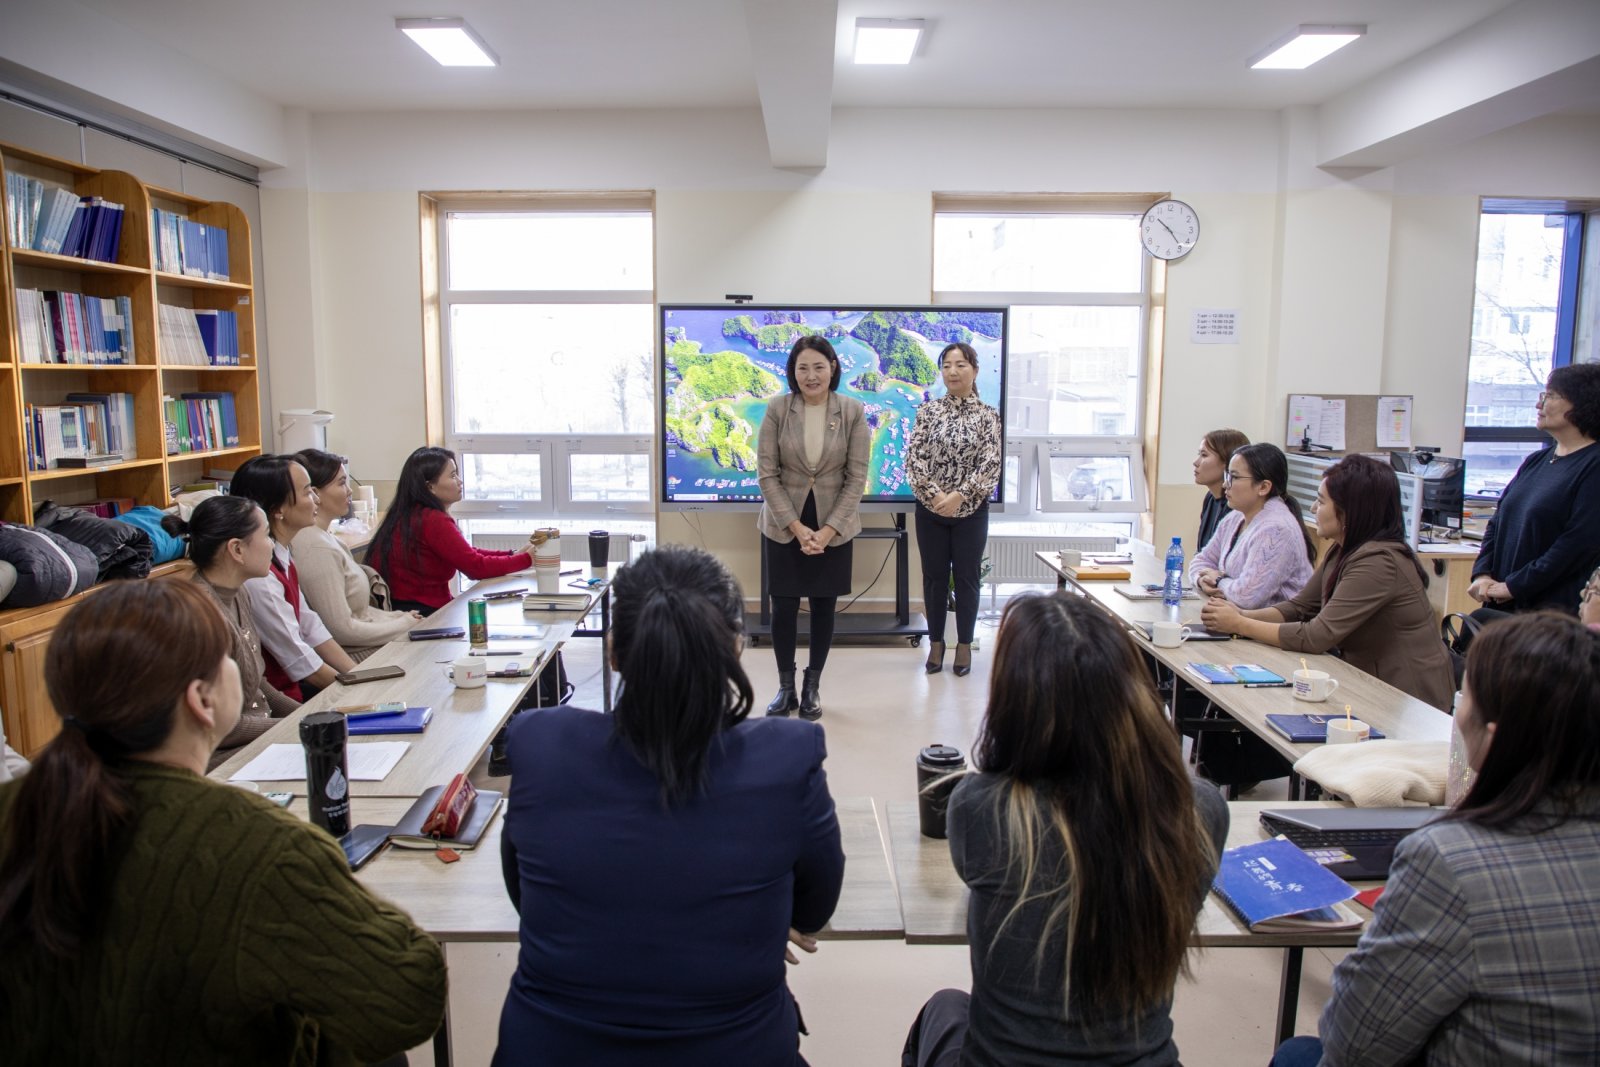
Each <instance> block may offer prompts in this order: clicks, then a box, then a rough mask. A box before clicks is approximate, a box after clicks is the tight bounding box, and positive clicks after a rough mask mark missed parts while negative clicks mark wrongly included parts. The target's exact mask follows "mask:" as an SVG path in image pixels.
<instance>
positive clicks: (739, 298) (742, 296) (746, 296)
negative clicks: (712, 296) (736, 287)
mask: <svg viewBox="0 0 1600 1067" xmlns="http://www.w3.org/2000/svg"><path fill="white" fill-rule="evenodd" d="M722 299H724V300H731V301H733V302H734V303H735V304H748V303H750V301H752V300H754V299H755V297H754V296H753V295H752V294H750V293H723V294H722Z"/></svg>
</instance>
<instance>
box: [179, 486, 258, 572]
mask: <svg viewBox="0 0 1600 1067" xmlns="http://www.w3.org/2000/svg"><path fill="white" fill-rule="evenodd" d="M261 514H262V511H261V505H260V504H257V503H256V502H255V501H254V500H251V499H250V498H249V497H244V496H214V497H210V498H208V499H206V500H202V501H200V503H198V504H196V505H195V508H194V511H193V512H191V513H190V515H189V521H188V522H184V521H183V520H182V519H180V518H178V516H176V515H165V516H163V517H162V519H161V528H162V529H163V530H165V531H167V533H169V534H171V535H172V536H174V537H181V538H183V539H184V540H186V541H188V542H189V558H190V559H191V560H192V561H194V565H195V566H196V567H198V568H200V569H201V570H206V569H208V568H209V567H210V566H211V564H212V563H214V562H215V561H216V558H217V554H218V553H219V552H221V551H222V550H223V549H224V548H225V547H227V544H228V542H229V541H235V540H238V541H244V540H248V539H249V538H250V535H251V534H254V533H255V532H256V520H257V519H258V518H260V517H261ZM270 527H271V524H270V523H269V524H268V528H269V529H270Z"/></svg>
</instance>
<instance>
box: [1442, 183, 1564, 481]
mask: <svg viewBox="0 0 1600 1067" xmlns="http://www.w3.org/2000/svg"><path fill="white" fill-rule="evenodd" d="M1588 221H1589V220H1588V218H1587V217H1586V214H1585V211H1584V210H1582V209H1581V208H1579V207H1577V206H1575V205H1569V204H1566V203H1538V202H1535V203H1529V202H1526V201H1494V200H1486V201H1485V202H1484V205H1483V213H1482V215H1481V217H1480V222H1479V228H1478V269H1477V277H1476V281H1475V283H1474V288H1473V313H1472V351H1471V354H1470V357H1469V362H1468V372H1467V405H1466V419H1465V423H1466V434H1465V436H1466V443H1465V445H1464V446H1463V448H1462V454H1463V456H1464V458H1465V459H1466V461H1467V473H1466V490H1467V493H1468V494H1469V495H1471V496H1496V495H1498V494H1499V493H1500V491H1501V490H1503V489H1504V488H1505V487H1506V483H1507V482H1509V481H1510V480H1511V477H1512V475H1514V474H1516V472H1517V467H1518V466H1519V465H1520V464H1521V463H1522V461H1523V459H1524V458H1526V457H1527V455H1528V454H1529V453H1530V452H1534V451H1537V450H1538V449H1540V448H1543V447H1544V446H1545V444H1546V443H1547V442H1548V441H1549V438H1548V437H1546V436H1545V435H1544V434H1542V433H1540V432H1539V431H1538V430H1536V429H1534V404H1535V403H1536V402H1537V401H1538V398H1539V391H1540V390H1541V389H1543V388H1544V383H1545V379H1546V378H1548V377H1549V375H1550V372H1551V371H1552V370H1553V369H1555V368H1556V367H1561V366H1566V365H1567V364H1569V363H1571V362H1572V360H1573V358H1574V351H1575V345H1576V344H1581V343H1582V342H1581V341H1580V339H1579V337H1578V327H1577V324H1578V322H1579V321H1580V319H1581V317H1582V316H1580V315H1579V313H1578V305H1579V298H1580V292H1579V267H1580V265H1581V261H1582V259H1583V251H1582V250H1583V245H1584V236H1585V229H1586V225H1587V223H1588Z"/></svg>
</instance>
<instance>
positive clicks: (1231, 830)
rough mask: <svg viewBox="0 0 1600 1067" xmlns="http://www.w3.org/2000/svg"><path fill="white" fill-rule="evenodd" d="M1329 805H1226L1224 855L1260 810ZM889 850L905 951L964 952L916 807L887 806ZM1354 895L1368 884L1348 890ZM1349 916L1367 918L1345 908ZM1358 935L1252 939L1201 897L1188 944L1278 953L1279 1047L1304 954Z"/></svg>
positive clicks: (956, 889) (1224, 910) (942, 855)
mask: <svg viewBox="0 0 1600 1067" xmlns="http://www.w3.org/2000/svg"><path fill="white" fill-rule="evenodd" d="M1343 806H1344V805H1342V804H1339V803H1336V802H1332V801H1275V802H1274V801H1237V800H1236V801H1231V802H1230V803H1229V804H1228V820H1229V821H1228V838H1227V843H1226V845H1225V847H1226V848H1237V847H1238V846H1240V845H1245V844H1249V843H1251V842H1253V841H1261V840H1265V839H1266V838H1267V837H1268V836H1269V835H1268V834H1267V833H1266V831H1265V830H1263V829H1262V827H1261V822H1260V816H1261V812H1262V811H1263V810H1264V809H1267V808H1295V807H1332V808H1336V807H1343ZM889 849H890V853H891V858H892V860H893V863H894V872H895V878H896V880H897V881H898V883H899V886H900V906H901V910H902V913H903V914H904V916H905V926H906V943H907V944H911V945H964V944H966V943H967V900H968V897H969V895H970V894H969V891H968V889H967V887H966V884H965V883H963V882H962V881H961V878H960V876H959V875H957V874H956V870H955V866H954V865H953V864H952V863H951V861H950V843H949V842H948V841H942V840H935V839H934V838H930V837H923V836H922V833H921V830H920V828H919V825H918V822H917V805H916V804H915V803H914V802H911V801H900V802H896V803H892V804H890V805H889ZM1352 884H1355V885H1356V886H1357V887H1358V888H1365V887H1367V886H1369V885H1376V884H1378V883H1375V882H1370V883H1369V882H1359V883H1352ZM1350 907H1351V909H1352V910H1353V911H1355V912H1356V914H1358V915H1360V916H1362V917H1363V918H1366V917H1367V915H1368V914H1369V913H1368V912H1367V910H1366V909H1365V908H1363V907H1361V905H1359V904H1356V903H1354V902H1352V903H1351V905H1350ZM1360 936H1361V930H1331V931H1330V930H1305V931H1294V932H1292V933H1285V932H1277V933H1252V932H1251V931H1250V929H1249V928H1248V927H1247V926H1245V924H1244V923H1243V922H1242V921H1241V920H1240V919H1239V918H1238V916H1236V915H1234V913H1233V912H1232V911H1231V910H1230V909H1229V908H1228V906H1227V905H1225V904H1223V903H1222V901H1221V900H1220V899H1218V898H1217V896H1216V894H1215V893H1207V894H1206V902H1205V905H1204V906H1203V907H1202V908H1201V910H1200V915H1199V917H1198V918H1197V919H1196V921H1195V933H1194V942H1193V943H1194V944H1195V945H1198V946H1201V947H1205V948H1282V949H1283V950H1284V961H1283V981H1282V984H1281V986H1280V989H1279V999H1278V1041H1279V1042H1280V1043H1281V1042H1282V1041H1285V1040H1287V1039H1288V1038H1290V1037H1293V1036H1294V1023H1295V1013H1296V1005H1297V1003H1298V1001H1299V996H1300V968H1301V963H1302V960H1303V956H1304V950H1305V949H1306V948H1313V947H1325V948H1350V947H1353V946H1354V945H1355V944H1356V942H1357V941H1358V940H1360Z"/></svg>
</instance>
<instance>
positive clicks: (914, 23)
mask: <svg viewBox="0 0 1600 1067" xmlns="http://www.w3.org/2000/svg"><path fill="white" fill-rule="evenodd" d="M923 25H924V20H922V19H856V56H855V58H856V62H857V63H859V64H863V65H866V64H889V63H896V64H906V63H910V62H911V57H912V56H914V55H916V52H917V42H918V41H919V40H921V38H922V27H923Z"/></svg>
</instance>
